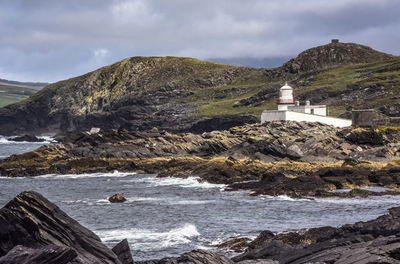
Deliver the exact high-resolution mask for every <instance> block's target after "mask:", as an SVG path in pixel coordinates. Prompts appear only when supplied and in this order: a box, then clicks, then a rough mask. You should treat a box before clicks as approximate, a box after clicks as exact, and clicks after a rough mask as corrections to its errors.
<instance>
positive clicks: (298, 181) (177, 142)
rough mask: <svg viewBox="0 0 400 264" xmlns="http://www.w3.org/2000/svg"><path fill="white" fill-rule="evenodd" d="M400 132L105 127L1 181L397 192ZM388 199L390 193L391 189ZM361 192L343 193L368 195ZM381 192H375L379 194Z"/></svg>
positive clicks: (5, 170)
mask: <svg viewBox="0 0 400 264" xmlns="http://www.w3.org/2000/svg"><path fill="white" fill-rule="evenodd" d="M399 139H400V131H399V130H398V128H390V127H382V128H380V129H376V130H372V129H354V128H342V129H339V128H334V127H332V126H328V125H323V124H318V123H306V122H301V123H297V122H270V123H265V124H262V125H261V124H253V125H246V126H239V127H233V128H231V129H229V130H225V131H213V132H205V133H202V134H192V133H179V134H172V133H169V132H167V131H150V132H141V131H128V130H107V131H100V132H99V133H96V134H89V133H86V132H82V133H72V134H67V135H64V136H60V137H59V140H61V141H62V142H63V143H62V144H57V145H52V146H43V147H41V148H39V149H37V150H35V151H32V152H29V153H25V154H21V155H12V156H10V157H8V158H6V159H4V160H1V161H0V173H1V175H3V176H11V177H19V176H35V175H41V174H49V173H50V174H66V173H93V172H110V171H111V172H112V171H114V170H118V171H129V172H130V171H135V172H144V173H157V174H159V175H160V176H176V177H187V176H188V175H194V176H199V177H200V178H201V179H202V180H205V181H209V182H212V183H223V184H229V187H228V189H231V190H236V189H247V190H252V191H253V194H254V195H257V194H268V195H289V196H292V197H302V196H330V195H340V194H334V193H331V192H329V191H330V190H334V189H342V188H348V187H362V186H369V185H378V186H386V187H390V188H395V189H396V188H398V187H399V184H400V174H399V172H400V169H399V162H398V161H397V160H398V159H399V157H400V152H399V150H400V143H399V142H400V141H399ZM389 193H390V194H397V192H395V191H391V192H389ZM370 194H373V193H371V192H370V193H368V192H361V193H356V192H355V193H350V194H349V195H370ZM383 194H388V193H380V194H379V195H383Z"/></svg>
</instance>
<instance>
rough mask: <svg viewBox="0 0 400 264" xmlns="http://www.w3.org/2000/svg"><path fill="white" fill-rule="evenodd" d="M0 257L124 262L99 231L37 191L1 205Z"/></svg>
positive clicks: (29, 260)
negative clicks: (99, 234) (83, 224)
mask: <svg viewBox="0 0 400 264" xmlns="http://www.w3.org/2000/svg"><path fill="white" fill-rule="evenodd" d="M0 261H2V262H1V263H71V264H72V263H76V264H78V263H79V264H89V263H110V264H111V263H112V264H123V263H122V262H121V261H120V260H119V259H118V257H117V255H116V254H115V253H114V252H113V251H112V250H111V249H109V248H107V247H106V246H105V245H104V244H103V243H102V242H101V240H100V238H99V237H98V236H97V235H95V234H94V233H93V232H91V231H90V230H88V229H86V228H85V227H83V226H82V225H80V224H79V223H78V222H77V221H75V220H74V219H72V218H70V217H69V216H68V215H66V214H65V213H64V212H63V211H62V210H61V209H60V208H58V207H57V206H56V205H55V204H53V203H51V202H50V201H48V200H47V199H46V198H44V197H43V196H42V195H40V194H39V193H36V192H23V193H21V194H19V195H18V196H16V197H15V198H14V199H13V200H12V201H10V202H9V203H8V204H7V205H5V206H4V207H3V208H2V209H0ZM19 261H20V262H19Z"/></svg>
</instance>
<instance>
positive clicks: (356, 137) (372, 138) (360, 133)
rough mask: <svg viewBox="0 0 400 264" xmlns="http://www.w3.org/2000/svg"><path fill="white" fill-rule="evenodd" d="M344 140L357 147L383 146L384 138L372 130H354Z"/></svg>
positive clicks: (381, 134)
mask: <svg viewBox="0 0 400 264" xmlns="http://www.w3.org/2000/svg"><path fill="white" fill-rule="evenodd" d="M345 138H346V139H347V140H348V141H350V142H352V143H355V144H358V145H365V144H367V145H381V146H382V145H384V144H385V137H384V134H383V133H379V132H378V131H376V130H373V129H354V130H352V131H351V132H350V133H349V134H347V135H346V136H345Z"/></svg>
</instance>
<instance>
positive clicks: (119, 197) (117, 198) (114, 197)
mask: <svg viewBox="0 0 400 264" xmlns="http://www.w3.org/2000/svg"><path fill="white" fill-rule="evenodd" d="M108 201H109V202H110V203H123V202H126V198H125V197H124V196H122V195H121V194H119V193H116V194H114V195H111V196H110V197H109V198H108Z"/></svg>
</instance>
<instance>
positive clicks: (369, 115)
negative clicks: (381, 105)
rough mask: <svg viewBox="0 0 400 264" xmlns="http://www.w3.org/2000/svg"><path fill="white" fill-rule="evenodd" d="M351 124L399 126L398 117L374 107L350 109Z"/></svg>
mask: <svg viewBox="0 0 400 264" xmlns="http://www.w3.org/2000/svg"><path fill="white" fill-rule="evenodd" d="M351 117H352V125H353V126H355V127H371V128H376V127H379V126H399V125H400V117H390V116H387V115H384V114H382V113H379V112H378V111H376V110H374V109H362V110H353V111H352V115H351Z"/></svg>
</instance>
